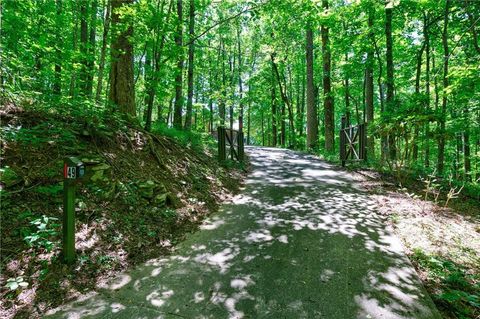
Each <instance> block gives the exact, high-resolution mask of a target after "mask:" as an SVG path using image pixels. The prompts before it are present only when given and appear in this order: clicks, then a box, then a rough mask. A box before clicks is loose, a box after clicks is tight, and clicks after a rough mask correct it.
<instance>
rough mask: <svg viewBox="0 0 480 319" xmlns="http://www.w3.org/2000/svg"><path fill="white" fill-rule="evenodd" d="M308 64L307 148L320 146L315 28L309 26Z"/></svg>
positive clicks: (307, 33) (307, 39)
mask: <svg viewBox="0 0 480 319" xmlns="http://www.w3.org/2000/svg"><path fill="white" fill-rule="evenodd" d="M305 51H306V64H307V70H306V73H307V149H314V150H315V149H317V148H318V118H317V108H316V105H315V86H314V83H313V29H312V27H311V26H310V25H308V26H307V32H306V50H305Z"/></svg>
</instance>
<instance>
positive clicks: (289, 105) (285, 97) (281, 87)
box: [270, 53, 295, 146]
mask: <svg viewBox="0 0 480 319" xmlns="http://www.w3.org/2000/svg"><path fill="white" fill-rule="evenodd" d="M270 58H271V60H272V66H273V70H274V72H275V75H276V77H277V83H278V89H279V91H280V95H281V97H282V101H283V106H282V126H281V131H282V132H281V137H282V138H281V144H282V146H285V141H286V129H285V106H286V107H287V108H288V122H289V127H290V133H291V134H290V137H291V139H292V140H291V145H292V146H294V144H295V142H294V140H295V128H294V125H293V109H292V103H291V102H290V99H289V98H288V95H287V93H286V88H285V86H286V83H285V86H284V85H282V78H281V76H280V72H279V71H278V66H277V63H276V62H275V53H272V54H271V55H270Z"/></svg>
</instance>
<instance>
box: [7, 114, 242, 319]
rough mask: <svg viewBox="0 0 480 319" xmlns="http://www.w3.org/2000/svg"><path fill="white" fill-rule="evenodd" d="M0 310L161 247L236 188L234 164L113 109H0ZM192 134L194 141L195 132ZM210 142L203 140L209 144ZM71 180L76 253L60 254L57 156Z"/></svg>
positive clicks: (46, 299) (26, 305)
mask: <svg viewBox="0 0 480 319" xmlns="http://www.w3.org/2000/svg"><path fill="white" fill-rule="evenodd" d="M0 116H1V119H2V122H1V125H2V126H1V144H2V145H1V153H0V159H1V171H0V182H1V188H2V190H1V192H0V194H1V240H2V242H1V271H0V273H1V275H0V284H1V288H0V289H1V290H0V292H1V293H0V300H1V301H0V317H2V318H9V317H13V316H16V317H39V316H41V314H42V313H43V312H44V311H45V310H46V309H49V308H51V307H54V306H57V305H59V304H60V303H62V302H64V301H66V300H68V299H70V298H73V297H74V296H76V295H78V294H80V293H84V292H86V291H88V290H91V289H94V288H95V286H96V285H98V284H101V282H102V281H104V280H105V279H106V278H108V277H109V276H112V275H113V274H115V273H117V272H119V271H121V270H123V269H125V268H127V267H129V266H132V265H135V264H137V263H140V262H142V261H144V260H146V259H148V258H150V257H154V256H159V255H161V254H168V253H169V251H170V250H171V249H172V248H173V246H174V245H175V243H177V242H178V241H180V240H182V238H183V236H184V235H185V234H186V233H188V232H191V231H193V230H195V228H196V225H198V223H199V221H200V220H202V218H203V217H204V216H205V215H206V214H208V213H209V212H211V211H213V210H215V209H216V207H217V205H218V204H219V203H220V202H221V201H222V200H224V199H225V198H226V197H228V196H229V195H230V194H232V193H234V192H236V191H237V190H238V188H239V186H240V183H241V180H242V176H243V171H242V170H240V169H226V168H224V167H222V166H221V165H219V163H218V162H217V160H216V158H215V154H214V152H213V151H212V150H214V148H212V145H211V144H212V141H210V142H209V141H208V139H207V138H205V137H199V136H193V135H192V139H193V138H196V139H197V143H196V144H195V147H190V146H189V144H188V143H185V141H183V142H182V143H179V142H178V141H177V140H175V139H174V138H168V137H166V136H160V135H156V134H151V133H148V132H145V131H143V130H142V129H141V128H139V127H137V126H135V125H131V124H128V123H127V122H124V121H122V120H120V119H117V118H113V117H112V118H109V119H102V120H99V118H100V117H91V118H84V117H81V116H75V115H72V114H70V115H59V114H58V113H53V114H52V113H46V112H44V111H34V110H29V111H26V110H23V109H21V108H19V107H16V106H13V105H8V106H6V107H4V108H3V110H2V111H1V114H0ZM199 141H200V142H199ZM209 144H210V145H209ZM65 156H76V157H78V158H79V159H81V160H82V161H83V162H84V163H85V164H86V171H87V174H86V176H85V178H84V179H83V181H82V183H81V185H79V186H78V190H77V201H76V249H77V261H76V262H75V264H73V265H71V266H66V265H64V264H63V263H62V262H61V226H60V224H61V221H62V206H63V203H62V200H63V197H62V196H63V176H62V170H63V160H64V158H65Z"/></svg>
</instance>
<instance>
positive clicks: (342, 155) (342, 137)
mask: <svg viewBox="0 0 480 319" xmlns="http://www.w3.org/2000/svg"><path fill="white" fill-rule="evenodd" d="M346 123H347V118H346V117H345V115H344V116H342V125H341V128H340V160H341V161H342V167H345V160H346V158H345V142H346V141H345V134H346V132H345V128H346Z"/></svg>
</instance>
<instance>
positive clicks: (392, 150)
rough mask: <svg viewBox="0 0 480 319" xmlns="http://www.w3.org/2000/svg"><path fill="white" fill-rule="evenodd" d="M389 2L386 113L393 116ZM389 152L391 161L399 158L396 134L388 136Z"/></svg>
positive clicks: (387, 12) (390, 10)
mask: <svg viewBox="0 0 480 319" xmlns="http://www.w3.org/2000/svg"><path fill="white" fill-rule="evenodd" d="M390 5H392V4H391V3H390V2H389V1H387V2H386V7H385V37H386V43H387V58H386V60H387V101H386V103H387V105H386V112H387V113H388V114H391V113H393V112H394V108H395V105H394V103H395V101H394V99H395V98H394V94H395V93H394V90H395V87H394V77H393V76H394V75H393V70H394V66H393V37H392V18H393V8H392V7H390ZM388 151H389V155H390V159H395V158H396V157H397V150H396V146H395V134H394V133H391V132H390V133H389V136H388Z"/></svg>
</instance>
